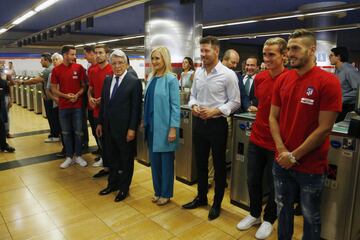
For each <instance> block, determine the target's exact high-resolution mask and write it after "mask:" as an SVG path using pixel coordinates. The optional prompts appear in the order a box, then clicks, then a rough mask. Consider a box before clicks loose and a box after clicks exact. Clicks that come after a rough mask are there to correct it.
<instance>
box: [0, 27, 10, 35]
mask: <svg viewBox="0 0 360 240" xmlns="http://www.w3.org/2000/svg"><path fill="white" fill-rule="evenodd" d="M7 30H8V29H7V28H1V29H0V34H2V33H4V32H6V31H7Z"/></svg>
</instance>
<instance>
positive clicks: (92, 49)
mask: <svg viewBox="0 0 360 240" xmlns="http://www.w3.org/2000/svg"><path fill="white" fill-rule="evenodd" d="M84 51H85V52H87V53H89V52H95V48H94V46H92V45H91V46H89V45H86V46H85V47H84Z"/></svg>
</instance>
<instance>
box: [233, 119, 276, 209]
mask: <svg viewBox="0 0 360 240" xmlns="http://www.w3.org/2000/svg"><path fill="white" fill-rule="evenodd" d="M254 121H255V114H251V113H241V114H235V115H234V116H233V148H232V151H233V157H232V163H231V181H230V202H231V203H232V204H234V205H236V206H238V207H241V208H243V209H245V210H249V207H250V197H249V190H248V186H247V164H248V146H249V138H250V134H251V130H252V124H253V122H254ZM267 167H271V166H267ZM267 172H268V171H266V170H265V171H264V174H266V173H267ZM268 178H269V177H268V176H267V175H264V177H263V180H264V181H263V194H264V201H265V200H266V196H267V195H268V194H269V187H268V184H267V182H266V179H268Z"/></svg>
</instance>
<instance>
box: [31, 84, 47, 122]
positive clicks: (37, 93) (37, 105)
mask: <svg viewBox="0 0 360 240" xmlns="http://www.w3.org/2000/svg"><path fill="white" fill-rule="evenodd" d="M42 94H43V93H42V83H38V84H36V85H35V86H34V91H33V92H32V99H33V101H34V112H35V113H37V114H40V113H42V112H43V99H42ZM44 113H45V111H44ZM45 116H46V115H45Z"/></svg>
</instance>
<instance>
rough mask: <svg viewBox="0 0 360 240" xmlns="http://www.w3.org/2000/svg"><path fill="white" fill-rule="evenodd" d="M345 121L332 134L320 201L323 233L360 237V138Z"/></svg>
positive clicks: (329, 236) (329, 238)
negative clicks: (349, 134)
mask: <svg viewBox="0 0 360 240" xmlns="http://www.w3.org/2000/svg"><path fill="white" fill-rule="evenodd" d="M347 127H348V126H346V124H344V122H342V123H339V124H335V126H334V128H333V131H332V134H331V136H330V150H329V154H328V159H329V167H328V173H327V178H326V180H325V187H324V191H323V194H322V202H321V220H322V221H321V222H322V226H321V237H322V238H324V239H327V240H335V239H336V240H338V239H341V240H359V239H360V139H359V138H352V137H349V136H348V135H347V130H348V129H347Z"/></svg>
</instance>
